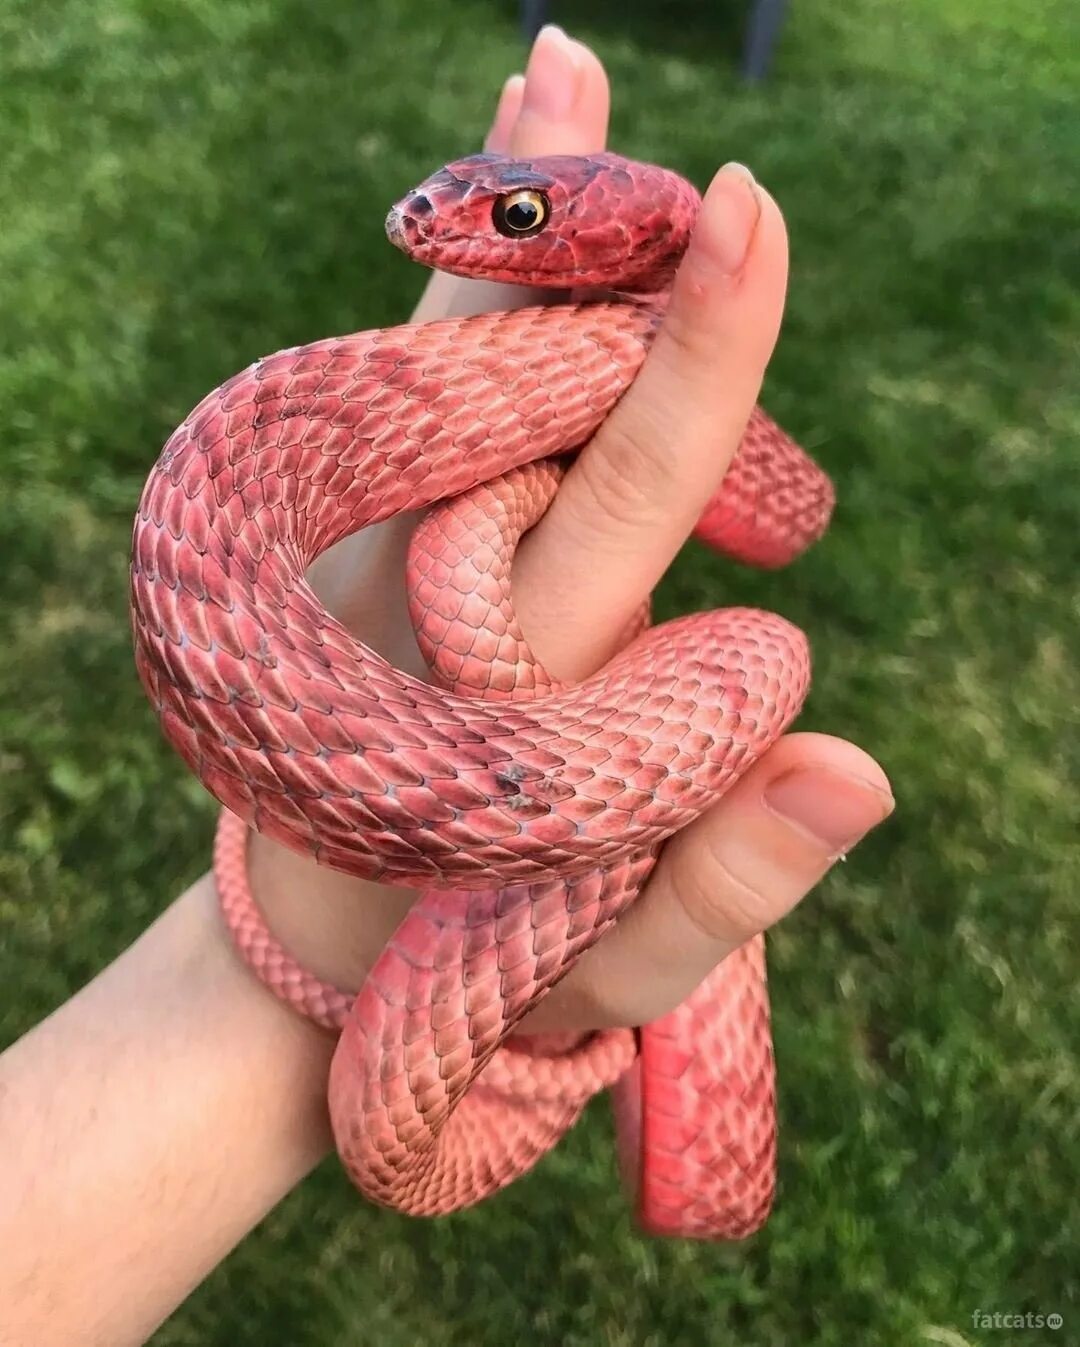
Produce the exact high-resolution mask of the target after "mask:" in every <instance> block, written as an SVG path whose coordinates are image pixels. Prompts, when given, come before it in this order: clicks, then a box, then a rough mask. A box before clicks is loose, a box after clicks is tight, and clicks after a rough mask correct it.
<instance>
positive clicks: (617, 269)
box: [386, 154, 700, 290]
mask: <svg viewBox="0 0 1080 1347" xmlns="http://www.w3.org/2000/svg"><path fill="white" fill-rule="evenodd" d="M699 204H700V198H699V197H698V194H697V192H696V190H695V189H694V188H693V187H691V186H690V184H689V183H688V182H686V181H685V180H684V179H682V178H680V177H679V176H678V175H677V174H675V173H672V172H670V171H669V170H667V169H663V168H657V167H656V166H654V165H652V164H640V163H636V162H634V161H633V160H630V159H623V158H622V157H621V156H619V155H615V154H593V155H582V156H577V155H548V156H546V157H543V158H537V159H509V158H506V157H505V156H503V155H497V154H474V155H470V156H469V157H468V158H467V159H459V160H457V161H456V162H455V163H452V164H447V165H446V167H445V168H441V169H439V171H438V172H437V173H433V174H432V175H431V177H429V178H427V179H425V181H424V182H422V183H420V185H419V186H418V187H415V188H413V190H412V191H411V192H409V193H408V195H407V196H405V197H403V198H402V199H401V200H400V201H399V202H398V203H397V205H396V206H394V207H393V208H392V209H391V211H390V213H389V215H388V216H387V217H386V232H387V234H388V236H389V238H390V241H391V242H392V243H393V244H395V245H396V246H397V247H398V248H400V249H401V250H402V251H403V252H404V253H406V254H407V255H408V256H409V257H411V258H413V260H414V261H417V262H420V263H422V264H423V265H424V266H429V267H435V268H437V269H438V270H439V271H447V272H450V273H451V274H452V275H455V276H468V277H473V278H477V279H484V280H492V281H503V282H508V283H510V284H516V285H532V286H546V287H552V288H555V289H560V290H565V289H576V288H581V287H589V286H603V287H605V288H606V289H627V290H657V289H660V288H661V287H662V286H663V285H664V284H665V283H666V282H667V281H668V280H669V279H670V277H671V274H672V272H673V270H674V268H675V266H676V264H677V263H678V260H679V258H680V257H681V256H682V254H683V252H684V250H685V248H686V243H687V240H688V238H689V234H690V229H691V227H692V226H693V221H694V219H695V217H696V215H697V209H698V205H699Z"/></svg>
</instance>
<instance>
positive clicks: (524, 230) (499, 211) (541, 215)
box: [491, 188, 551, 239]
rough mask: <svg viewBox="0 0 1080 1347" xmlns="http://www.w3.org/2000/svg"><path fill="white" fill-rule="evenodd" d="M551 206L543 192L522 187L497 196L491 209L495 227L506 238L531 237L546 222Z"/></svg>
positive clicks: (537, 232)
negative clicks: (505, 194) (517, 190)
mask: <svg viewBox="0 0 1080 1347" xmlns="http://www.w3.org/2000/svg"><path fill="white" fill-rule="evenodd" d="M550 213H551V207H550V206H549V205H548V199H547V197H546V196H545V195H544V194H543V192H534V191H531V190H529V189H527V188H522V189H521V191H519V192H510V193H509V194H508V195H507V196H501V197H499V199H498V201H496V202H495V205H494V206H493V208H492V211H491V218H492V221H493V223H494V225H495V228H496V229H497V230H498V231H499V233H500V234H504V235H505V236H506V237H507V238H508V239H524V238H531V237H532V235H533V234H539V232H540V231H541V229H543V227H544V225H546V224H547V219H548V215H549V214H550Z"/></svg>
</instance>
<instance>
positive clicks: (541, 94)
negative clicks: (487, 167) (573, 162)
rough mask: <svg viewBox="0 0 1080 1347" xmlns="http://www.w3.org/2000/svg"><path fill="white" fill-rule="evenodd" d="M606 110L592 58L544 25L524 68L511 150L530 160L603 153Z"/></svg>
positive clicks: (601, 76) (603, 84) (603, 83)
mask: <svg viewBox="0 0 1080 1347" xmlns="http://www.w3.org/2000/svg"><path fill="white" fill-rule="evenodd" d="M610 105H611V97H610V92H609V89H608V81H607V75H606V74H605V73H604V67H603V66H602V65H601V64H600V61H599V59H598V57H597V56H596V55H595V53H594V52H592V51H591V50H590V49H589V48H588V47H587V46H586V45H585V44H584V42H578V41H576V40H575V39H574V38H571V37H567V35H566V34H565V33H564V32H563V30H562V29H561V28H557V27H556V26H555V25H554V24H548V25H547V26H546V27H545V28H541V30H540V32H539V34H538V35H537V38H536V41H535V42H534V43H533V49H532V52H531V54H530V56H529V64H528V65H527V66H526V67H525V87H524V90H523V91H522V101H521V112H520V115H519V116H518V119H517V122H516V124H515V126H514V129H513V131H512V133H511V135H510V142H509V151H510V153H511V154H512V155H513V156H514V157H515V158H518V159H529V158H532V157H533V156H535V155H538V154H593V153H595V152H596V151H597V150H602V149H603V148H604V144H605V142H606V140H607V124H608V112H609V109H610Z"/></svg>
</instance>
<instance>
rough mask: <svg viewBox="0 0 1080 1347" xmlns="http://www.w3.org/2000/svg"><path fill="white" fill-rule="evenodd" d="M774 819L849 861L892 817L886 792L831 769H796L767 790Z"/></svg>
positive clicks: (891, 809) (867, 782)
mask: <svg viewBox="0 0 1080 1347" xmlns="http://www.w3.org/2000/svg"><path fill="white" fill-rule="evenodd" d="M764 800H765V804H766V805H767V807H768V808H769V809H771V810H772V812H773V813H774V814H776V815H777V816H778V817H780V818H782V819H784V820H785V821H786V822H788V823H790V824H793V825H794V826H795V827H796V828H801V829H802V831H803V832H806V833H809V834H810V835H811V836H812V837H815V838H817V840H818V841H820V842H821V843H822V844H823V845H824V846H825V847H826V848H827V849H828V852H829V855H830V857H833V858H835V857H838V856H843V855H845V854H846V853H847V852H848V851H850V850H851V848H852V847H853V846H854V845H855V843H856V842H858V841H859V840H860V838H862V837H865V836H866V834H867V833H868V832H869V831H870V829H871V828H874V827H876V826H877V824H879V823H881V822H882V820H883V819H886V818H888V816H889V815H890V814H891V813H892V811H893V806H894V803H895V801H894V800H893V797H892V796H891V795H890V794H889V793H888V791H885V790H883V789H882V788H881V787H880V786H879V785H876V784H875V783H874V782H872V781H867V780H865V779H864V778H863V777H859V776H850V775H849V774H848V773H847V772H838V771H834V770H833V769H832V768H831V767H820V766H818V767H796V768H793V769H792V770H791V771H789V772H784V773H783V774H782V775H781V776H778V777H777V778H776V779H775V780H774V781H770V782H769V784H768V785H767V786H766V787H765V794H764Z"/></svg>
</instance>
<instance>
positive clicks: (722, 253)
mask: <svg viewBox="0 0 1080 1347" xmlns="http://www.w3.org/2000/svg"><path fill="white" fill-rule="evenodd" d="M709 197H710V200H709V209H710V212H711V213H712V215H713V228H712V229H711V231H710V239H711V242H712V246H713V250H714V252H715V255H716V261H717V263H718V264H719V266H720V268H721V270H722V271H724V272H726V273H727V274H728V275H729V276H735V275H737V274H738V273H739V272H740V271H741V270H742V268H743V264H744V263H745V261H746V255H747V253H748V252H749V251H750V241H751V239H752V238H753V237H754V231H755V230H756V229H757V224H758V220H759V219H760V218H761V197H760V196H759V195H758V190H757V183H756V182H755V181H754V175H753V174H752V173H751V172H750V170H749V169H748V168H747V167H746V166H745V165H744V164H735V163H731V164H725V165H724V167H723V168H722V169H721V170H720V172H719V173H718V174H717V175H716V177H715V178H714V179H713V184H712V187H711V188H710V190H709Z"/></svg>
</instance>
